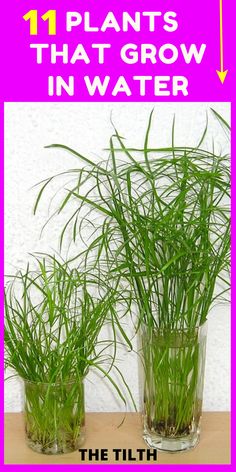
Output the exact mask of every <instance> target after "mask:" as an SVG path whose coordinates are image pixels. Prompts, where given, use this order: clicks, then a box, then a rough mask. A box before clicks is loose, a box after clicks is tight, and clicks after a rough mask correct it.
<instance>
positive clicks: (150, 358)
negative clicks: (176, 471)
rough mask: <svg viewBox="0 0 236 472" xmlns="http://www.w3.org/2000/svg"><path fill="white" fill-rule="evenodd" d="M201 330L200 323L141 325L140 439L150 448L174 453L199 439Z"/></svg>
mask: <svg viewBox="0 0 236 472" xmlns="http://www.w3.org/2000/svg"><path fill="white" fill-rule="evenodd" d="M206 334H207V325H206V323H205V324H204V325H202V326H200V327H197V328H191V329H190V328H186V329H154V330H153V329H152V330H151V329H150V328H148V327H145V328H144V329H143V333H142V358H143V367H144V392H143V393H144V395H143V400H144V412H143V416H144V433H143V438H144V440H145V442H146V443H147V444H148V446H150V447H151V448H156V449H159V450H161V451H167V452H178V451H183V450H188V449H191V448H193V447H195V446H196V445H197V443H198V441H199V437H200V419H201V414H202V400H203V385H204V369H205V351H206Z"/></svg>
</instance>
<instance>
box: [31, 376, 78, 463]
mask: <svg viewBox="0 0 236 472" xmlns="http://www.w3.org/2000/svg"><path fill="white" fill-rule="evenodd" d="M24 388H25V405H24V415H25V431H26V440H27V444H28V446H29V447H30V448H31V449H33V450H34V451H36V452H40V453H43V454H63V453H66V452H72V451H75V450H77V449H78V447H80V446H81V445H82V443H83V441H84V387H83V381H82V380H76V381H72V382H68V383H61V384H60V383H57V384H47V383H35V382H29V381H24Z"/></svg>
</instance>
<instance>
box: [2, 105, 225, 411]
mask: <svg viewBox="0 0 236 472" xmlns="http://www.w3.org/2000/svg"><path fill="white" fill-rule="evenodd" d="M153 107H155V116H154V122H153V131H152V136H151V144H153V145H155V146H165V145H169V144H170V142H171V123H172V119H173V114H175V117H176V145H190V146H191V145H196V144H197V143H198V141H199V138H200V136H201V133H202V132H203V129H204V127H205V120H206V111H207V110H208V113H209V118H210V119H209V135H208V136H209V146H211V142H212V141H211V139H212V137H214V142H215V146H216V148H218V149H221V148H223V147H224V146H225V144H226V143H225V137H224V134H223V132H222V130H221V128H220V126H219V124H218V123H217V121H216V120H215V119H214V118H213V117H212V116H211V114H210V111H209V108H210V107H213V108H214V109H215V110H216V111H218V112H219V113H221V114H222V115H223V116H224V117H225V118H226V119H227V120H229V119H230V106H229V104H226V103H214V104H212V103H179V104H177V103H163V104H161V103H155V104H151V103H132V104H131V103H127V104H125V103H101V104H99V103H71V104H70V103H62V104H60V103H8V104H6V105H5V261H6V263H5V273H6V274H9V273H12V272H14V271H15V269H16V268H19V267H24V266H25V263H26V261H28V259H29V253H31V252H35V251H41V252H42V251H46V252H49V251H51V252H55V250H57V249H58V244H57V236H58V222H53V223H52V224H51V225H50V227H49V228H48V230H46V231H45V232H44V233H43V235H42V237H41V238H40V231H41V228H42V225H43V223H44V222H45V219H46V218H47V216H48V213H47V207H48V203H49V200H48V201H47V198H46V199H45V198H44V201H43V204H42V205H41V207H40V211H39V212H38V214H37V216H33V211H32V209H33V205H34V202H35V197H36V194H37V191H36V190H35V189H31V187H32V186H33V185H34V184H36V183H38V182H39V181H41V180H43V179H44V178H47V177H48V176H50V175H54V174H55V173H57V172H60V171H64V170H67V169H68V168H73V167H76V165H77V161H76V159H75V158H73V157H72V156H70V155H69V154H67V153H63V152H61V151H55V150H47V149H44V146H45V145H48V144H51V143H63V144H66V145H68V146H70V147H72V148H74V149H76V150H79V151H80V152H81V153H82V154H84V155H87V156H89V157H90V158H91V159H98V158H99V159H100V158H102V157H105V153H104V151H103V149H104V147H106V146H107V145H108V143H109V137H110V136H111V134H112V132H113V131H112V126H111V123H110V113H111V111H112V116H113V121H114V122H115V124H116V127H117V128H118V130H119V132H120V134H121V135H122V136H125V137H127V142H128V143H129V144H130V146H135V147H138V146H142V144H143V140H144V134H145V129H146V126H147V119H148V115H149V113H150V111H151V109H152V108H153ZM55 188H57V185H56V187H55ZM52 194H53V192H52V191H50V192H49V193H48V194H47V195H48V199H49V197H50V196H52ZM120 358H121V361H120V365H119V366H120V368H121V370H122V371H123V373H124V374H125V377H126V379H127V380H128V381H129V385H130V386H131V388H132V391H133V393H134V397H135V399H136V401H137V403H138V404H139V386H138V370H137V358H136V356H135V355H133V354H128V355H127V354H124V353H123V355H122V353H121V356H120ZM86 407H87V410H88V411H118V410H119V409H122V410H123V409H124V407H123V405H122V404H119V402H117V400H116V399H115V398H114V395H113V394H112V393H111V392H110V390H109V388H108V386H107V385H106V383H104V382H103V381H101V380H99V379H97V377H96V376H95V375H93V374H89V378H88V380H87V381H86ZM21 409H22V390H21V383H20V381H19V380H18V379H17V378H14V379H12V380H9V381H7V382H6V383H5V410H6V411H20V410H21ZM204 409H205V410H211V411H217V410H219V411H220V410H229V409H230V316H229V307H227V306H219V307H217V308H215V309H214V311H212V312H211V314H210V315H209V324H208V345H207V363H206V380H205V391H204Z"/></svg>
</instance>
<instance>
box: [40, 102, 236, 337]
mask: <svg viewBox="0 0 236 472" xmlns="http://www.w3.org/2000/svg"><path fill="white" fill-rule="evenodd" d="M212 113H213V115H214V116H215V117H216V118H217V120H218V121H219V123H220V125H221V126H222V127H223V128H224V130H226V131H227V132H229V126H228V124H227V123H226V122H225V120H224V119H223V118H222V117H220V115H219V114H218V113H217V112H215V111H214V110H212ZM152 114H153V112H152V113H151V115H150V117H149V121H148V126H147V131H146V134H145V139H144V148H143V149H137V148H128V147H126V146H125V144H124V139H123V138H122V137H121V136H120V135H119V133H118V131H117V129H116V128H114V130H115V133H114V135H113V136H112V138H111V139H110V148H109V150H110V158H109V159H108V161H107V162H103V163H102V164H94V163H92V162H91V161H90V160H89V159H87V158H84V156H81V155H80V154H79V153H77V152H75V151H72V150H71V149H70V150H69V151H70V152H72V153H74V154H75V155H76V156H77V157H79V158H80V160H81V161H82V162H84V163H86V168H82V169H80V170H78V172H86V176H87V178H86V181H82V180H81V179H78V181H77V183H76V185H75V186H73V189H71V190H70V189H69V190H68V194H67V197H66V199H65V200H64V201H63V207H64V211H67V212H68V221H69V220H70V222H71V221H73V218H74V219H76V221H75V223H76V224H75V225H74V226H73V239H74V240H75V239H76V237H78V236H82V234H83V228H86V224H87V219H86V218H84V217H83V212H82V210H83V209H84V207H85V208H86V207H88V208H90V210H91V212H90V215H89V218H90V220H93V219H96V218H99V224H98V226H97V227H96V231H95V236H94V239H93V241H92V243H91V244H90V245H88V248H87V252H88V253H90V251H92V252H91V254H93V255H95V257H94V259H93V260H94V267H96V268H99V267H100V268H101V267H102V269H103V271H104V270H106V273H107V274H108V277H110V278H111V280H120V281H126V283H127V284H128V285H129V287H130V290H131V292H132V296H133V299H134V300H135V302H136V304H137V305H138V308H139V314H140V316H141V318H142V319H143V320H144V321H145V323H150V324H151V325H155V326H157V325H158V326H169V327H171V328H174V327H175V326H176V327H180V326H195V325H196V324H202V323H203V322H204V321H205V319H206V317H207V315H208V312H209V310H210V308H211V305H212V302H213V300H214V301H215V300H216V295H215V287H216V283H217V281H219V280H222V277H223V278H224V272H225V271H227V270H228V268H229V224H230V221H229V195H230V177H229V156H228V154H227V150H226V152H225V153H224V155H217V154H215V151H214V150H213V151H209V150H208V149H204V148H203V145H204V140H205V137H206V135H207V123H206V127H205V129H204V132H203V134H202V136H201V139H200V140H199V143H198V145H197V147H190V146H186V147H184V146H183V147H176V146H175V139H174V134H175V131H174V130H175V126H174V122H173V127H172V143H171V146H170V147H169V148H159V149H158V148H151V147H149V134H150V130H151V125H152ZM115 142H116V145H115ZM56 146H58V145H53V147H56ZM59 147H63V146H61V145H59ZM65 148H66V147H65ZM66 149H67V148H66ZM121 155H123V156H124V158H125V161H121ZM137 155H139V157H137ZM88 188H89V189H90V190H89V191H88V190H87V189H88ZM41 196H42V193H41V192H40V193H39V197H40V198H41ZM76 199H77V200H78V201H79V202H80V203H79V206H78V211H77V212H76V214H75V216H74V217H73V214H72V215H71V216H70V217H69V211H70V210H69V209H70V203H71V201H72V200H73V202H75V200H76ZM79 216H80V224H79V226H78V225H77V220H78V218H79ZM75 228H76V230H77V228H78V233H76V230H75ZM87 260H90V261H91V258H89V257H88V255H87ZM118 290H119V288H118Z"/></svg>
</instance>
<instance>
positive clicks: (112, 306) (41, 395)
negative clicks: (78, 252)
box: [5, 256, 129, 454]
mask: <svg viewBox="0 0 236 472" xmlns="http://www.w3.org/2000/svg"><path fill="white" fill-rule="evenodd" d="M34 265H35V266H36V267H35V268H34V269H31V268H30V266H29V265H28V266H27V268H26V270H25V271H18V272H17V273H16V275H15V276H14V277H12V278H11V279H10V281H9V283H8V284H7V287H6V290H5V351H6V356H5V366H6V367H9V368H11V369H13V370H14V372H15V373H16V374H18V375H19V376H20V377H21V378H22V379H23V381H24V384H25V420H26V433H27V438H28V443H29V444H30V445H31V447H33V448H34V449H35V450H37V451H40V452H43V453H51V454H54V453H62V452H67V451H70V450H75V449H76V448H78V446H79V445H80V444H81V442H82V440H83V426H84V391H83V381H84V378H85V376H86V375H87V374H88V372H89V369H90V368H94V369H96V370H97V371H99V372H100V373H102V375H103V376H105V377H106V378H107V379H108V380H109V381H110V383H111V384H112V386H113V388H114V389H115V391H116V393H117V394H118V396H119V397H120V398H121V399H122V400H123V401H124V402H125V401H126V400H125V397H124V395H123V393H122V391H121V389H120V387H119V386H118V384H117V382H116V381H115V380H113V377H112V376H111V369H112V367H113V363H114V357H115V355H116V353H115V349H114V346H113V345H114V344H115V345H116V344H118V340H117V338H115V340H116V342H115V343H114V341H113V339H112V336H111V339H103V338H101V336H100V334H101V330H102V328H103V327H104V326H105V325H106V324H108V323H109V324H110V325H111V327H112V329H111V330H110V331H111V332H114V323H116V318H117V315H116V310H117V294H116V293H115V292H114V291H113V290H111V289H110V288H108V287H105V285H104V284H103V286H102V287H101V286H100V285H99V279H98V277H97V276H95V275H90V274H88V273H86V272H85V271H83V272H81V271H79V270H77V269H70V267H69V265H68V264H67V263H64V262H61V261H59V260H58V259H56V258H55V257H52V256H46V257H45V256H43V257H38V256H35V258H34ZM123 334H124V333H123ZM114 335H115V336H116V334H114ZM124 337H125V334H124ZM111 347H112V349H110V348H111ZM117 372H118V374H119V369H118V368H116V373H117ZM127 388H128V386H127ZM128 390H129V389H128ZM95 394H96V393H95Z"/></svg>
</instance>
